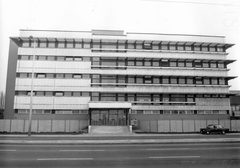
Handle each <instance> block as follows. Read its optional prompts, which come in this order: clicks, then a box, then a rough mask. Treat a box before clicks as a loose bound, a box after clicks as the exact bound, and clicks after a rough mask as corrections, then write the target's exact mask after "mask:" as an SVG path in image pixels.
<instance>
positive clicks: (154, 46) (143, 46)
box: [21, 40, 226, 52]
mask: <svg viewBox="0 0 240 168" xmlns="http://www.w3.org/2000/svg"><path fill="white" fill-rule="evenodd" d="M21 47H34V42H33V41H31V40H27V41H22V43H21ZM35 47H37V48H86V49H90V48H94V49H112V50H114V49H115V50H117V49H135V50H178V51H203V52H225V51H226V48H225V47H224V46H217V45H215V46H213V45H210V44H204V45H201V44H196V43H195V44H194V43H193V44H187V43H182V44H180V43H175V44H173V43H170V42H153V43H146V42H135V43H132V42H116V43H114V42H111V43H110V42H102V41H101V40H100V41H98V42H94V41H92V40H91V41H90V40H89V41H80V40H79V41H75V40H72V41H70V40H69V41H66V40H58V41H48V40H46V41H39V40H38V41H36V42H35Z"/></svg>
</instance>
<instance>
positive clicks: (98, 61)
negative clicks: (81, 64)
mask: <svg viewBox="0 0 240 168" xmlns="http://www.w3.org/2000/svg"><path fill="white" fill-rule="evenodd" d="M92 65H100V58H98V57H93V58H92Z"/></svg>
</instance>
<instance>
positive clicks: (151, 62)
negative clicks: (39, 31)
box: [18, 55, 227, 69]
mask: <svg viewBox="0 0 240 168" xmlns="http://www.w3.org/2000/svg"><path fill="white" fill-rule="evenodd" d="M18 59H19V60H32V59H33V56H32V55H19V56H18ZM35 60H39V61H45V60H47V61H85V62H92V66H93V68H95V69H96V68H99V69H104V68H112V69H118V68H125V67H126V66H143V67H195V68H227V63H225V62H224V61H213V60H180V59H178V60H174V59H156V58H154V59H151V58H104V57H102V58H101V57H74V56H36V58H35Z"/></svg>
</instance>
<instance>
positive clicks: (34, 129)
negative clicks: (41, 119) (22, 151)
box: [24, 120, 38, 132]
mask: <svg viewBox="0 0 240 168" xmlns="http://www.w3.org/2000/svg"><path fill="white" fill-rule="evenodd" d="M28 123H29V120H25V127H24V132H28V126H29V125H28ZM31 132H38V120H32V124H31Z"/></svg>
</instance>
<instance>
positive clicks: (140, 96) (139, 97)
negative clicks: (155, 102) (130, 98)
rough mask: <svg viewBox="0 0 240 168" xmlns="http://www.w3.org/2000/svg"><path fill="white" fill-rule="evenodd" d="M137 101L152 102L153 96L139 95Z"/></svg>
mask: <svg viewBox="0 0 240 168" xmlns="http://www.w3.org/2000/svg"><path fill="white" fill-rule="evenodd" d="M137 101H151V95H149V94H137Z"/></svg>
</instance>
